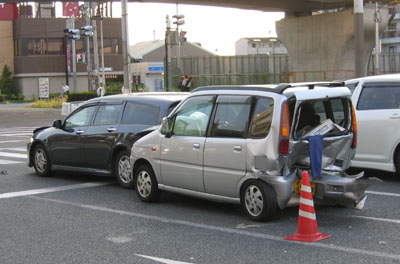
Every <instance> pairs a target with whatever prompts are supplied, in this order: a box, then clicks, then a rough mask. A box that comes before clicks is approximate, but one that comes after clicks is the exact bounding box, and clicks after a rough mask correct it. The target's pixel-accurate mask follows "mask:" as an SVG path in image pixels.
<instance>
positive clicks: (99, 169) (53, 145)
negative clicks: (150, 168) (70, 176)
mask: <svg viewBox="0 0 400 264" xmlns="http://www.w3.org/2000/svg"><path fill="white" fill-rule="evenodd" d="M187 95H188V93H170V92H165V93H160V92H158V93H132V94H121V95H112V96H105V97H98V98H94V99H91V100H89V101H86V102H85V103H83V104H82V105H81V106H80V107H79V108H77V109H76V110H75V111H73V112H72V113H71V114H70V115H68V116H67V117H66V118H65V119H64V120H63V121H62V120H56V121H54V122H53V126H51V127H41V128H37V129H35V130H34V131H33V135H32V137H31V138H30V140H29V142H28V144H27V154H28V166H29V167H32V166H33V167H34V168H35V171H36V173H37V175H39V176H43V177H48V176H52V175H54V172H56V171H73V172H83V173H93V174H99V175H114V176H115V177H116V178H117V179H118V181H119V183H120V184H121V186H123V187H126V188H131V187H133V178H132V173H131V168H130V163H129V157H130V150H131V146H132V144H133V143H134V142H135V141H136V140H137V139H138V138H140V137H142V136H143V135H145V134H147V133H149V132H151V131H152V130H154V129H155V126H158V125H159V124H160V123H161V120H162V118H163V117H165V116H167V115H168V114H169V113H170V112H171V111H172V110H173V109H174V108H175V107H176V106H177V105H178V104H179V102H180V101H181V100H182V99H184V98H185V97H186V96H187Z"/></svg>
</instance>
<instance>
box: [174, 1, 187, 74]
mask: <svg viewBox="0 0 400 264" xmlns="http://www.w3.org/2000/svg"><path fill="white" fill-rule="evenodd" d="M172 17H173V18H175V19H176V21H175V22H174V24H176V30H175V44H176V67H177V69H178V72H177V73H178V75H181V67H180V64H181V63H180V59H181V58H180V57H181V37H180V34H179V26H182V25H184V24H185V20H183V19H184V18H185V16H184V15H179V14H178V4H176V15H174V16H172Z"/></svg>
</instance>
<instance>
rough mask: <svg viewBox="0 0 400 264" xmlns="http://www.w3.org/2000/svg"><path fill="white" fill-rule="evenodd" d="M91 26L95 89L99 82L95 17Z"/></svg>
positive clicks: (94, 6) (93, 3) (93, 9)
mask: <svg viewBox="0 0 400 264" xmlns="http://www.w3.org/2000/svg"><path fill="white" fill-rule="evenodd" d="M91 4H92V8H91V9H92V17H94V12H95V8H96V3H95V2H92V3H91ZM92 27H93V63H94V71H95V72H96V83H95V87H94V88H95V89H94V90H96V89H97V84H98V83H99V47H98V44H97V21H96V20H95V19H93V20H92Z"/></svg>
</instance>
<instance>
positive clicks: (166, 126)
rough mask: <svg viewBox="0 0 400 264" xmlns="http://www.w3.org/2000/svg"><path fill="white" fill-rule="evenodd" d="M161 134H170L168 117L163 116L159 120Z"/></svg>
mask: <svg viewBox="0 0 400 264" xmlns="http://www.w3.org/2000/svg"><path fill="white" fill-rule="evenodd" d="M161 134H163V135H165V137H166V138H170V137H171V136H172V130H171V120H170V119H169V118H168V117H164V118H163V119H162V122H161Z"/></svg>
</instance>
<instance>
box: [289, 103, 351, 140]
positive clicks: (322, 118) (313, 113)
mask: <svg viewBox="0 0 400 264" xmlns="http://www.w3.org/2000/svg"><path fill="white" fill-rule="evenodd" d="M350 113H351V103H350V101H349V100H348V99H344V98H329V99H319V100H312V101H306V102H303V103H301V104H300V107H299V110H298V111H297V118H296V137H304V136H307V134H308V133H309V132H310V131H312V130H313V129H315V128H316V127H318V126H319V125H321V124H322V123H325V124H328V123H333V124H334V125H333V126H331V129H330V130H329V131H328V133H333V132H335V133H336V132H340V133H341V132H343V131H347V130H348V129H349V128H350V126H351V122H350ZM327 126H328V125H327Z"/></svg>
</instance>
